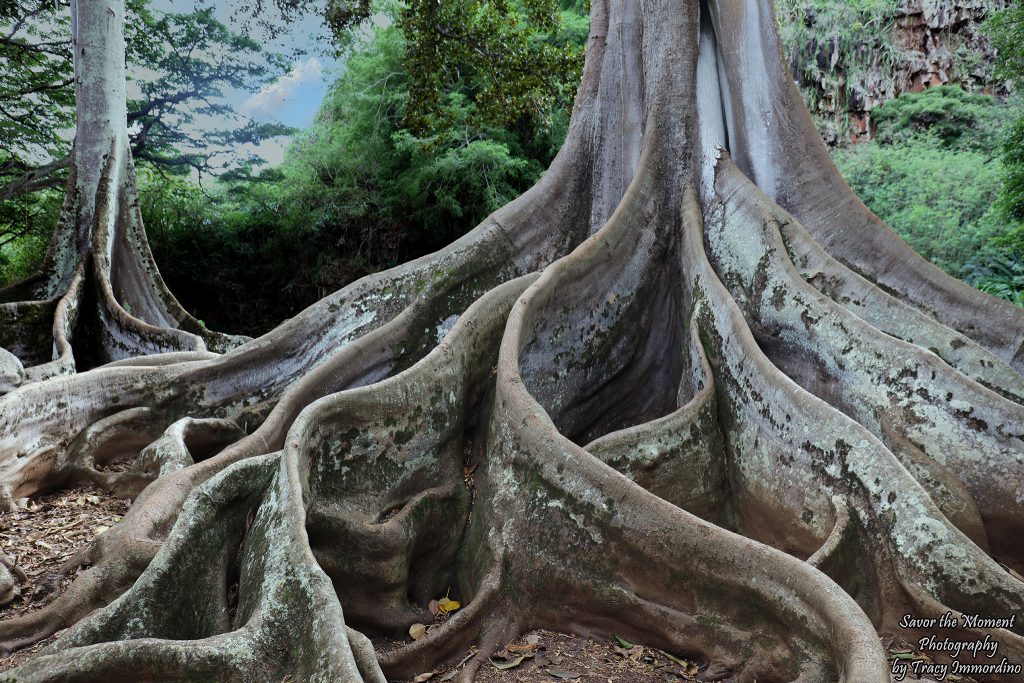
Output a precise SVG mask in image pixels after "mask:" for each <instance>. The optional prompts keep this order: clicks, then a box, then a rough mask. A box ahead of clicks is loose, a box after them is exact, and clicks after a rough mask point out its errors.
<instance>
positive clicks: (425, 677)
mask: <svg viewBox="0 0 1024 683" xmlns="http://www.w3.org/2000/svg"><path fill="white" fill-rule="evenodd" d="M434 673H435V672H434V671H428V672H427V673H425V674H420V675H419V676H417V677H416V678H414V679H412V683H426V682H427V681H429V680H430V679H431V678H433V677H434Z"/></svg>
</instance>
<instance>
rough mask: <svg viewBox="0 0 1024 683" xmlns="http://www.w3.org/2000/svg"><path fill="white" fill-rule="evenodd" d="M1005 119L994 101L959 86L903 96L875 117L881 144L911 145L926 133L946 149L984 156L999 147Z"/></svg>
mask: <svg viewBox="0 0 1024 683" xmlns="http://www.w3.org/2000/svg"><path fill="white" fill-rule="evenodd" d="M1004 116H1005V112H1004V111H1003V107H999V106H997V104H996V100H995V98H994V97H992V96H990V95H980V94H975V93H969V92H967V91H965V90H964V89H963V88H961V87H960V86H959V85H940V86H937V87H934V88H928V89H927V90H924V91H922V92H919V93H902V94H901V95H900V96H899V97H896V98H895V99H892V100H890V101H889V102H886V103H885V105H883V106H881V107H879V108H878V109H876V110H875V111H874V112H873V113H872V118H873V119H874V122H875V124H876V126H877V133H876V136H875V139H876V140H877V141H878V142H879V143H881V144H894V143H904V142H909V141H910V140H912V139H914V138H916V137H918V136H920V135H922V134H925V133H927V134H929V135H933V136H934V137H935V138H936V139H938V141H939V142H940V143H942V145H943V146H945V147H948V148H951V149H970V150H973V151H977V152H982V153H987V152H991V151H992V150H993V149H995V147H996V146H997V144H998V137H999V133H1000V126H1001V124H1002V121H1003V117H1004Z"/></svg>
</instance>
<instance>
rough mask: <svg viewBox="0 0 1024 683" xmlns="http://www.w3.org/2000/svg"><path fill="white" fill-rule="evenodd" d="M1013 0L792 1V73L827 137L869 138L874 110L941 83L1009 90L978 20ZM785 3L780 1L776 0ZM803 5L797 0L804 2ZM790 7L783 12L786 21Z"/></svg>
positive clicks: (786, 28) (788, 36) (788, 29)
mask: <svg viewBox="0 0 1024 683" xmlns="http://www.w3.org/2000/svg"><path fill="white" fill-rule="evenodd" d="M1010 1H1011V0H894V1H893V3H892V6H891V7H890V8H884V9H883V10H877V9H876V10H865V9H854V8H852V7H850V6H849V5H852V3H845V5H846V6H845V7H843V8H840V6H839V5H841V4H844V3H837V4H836V5H833V6H832V7H830V8H829V9H828V10H821V9H819V10H817V11H815V10H814V9H813V8H812V7H811V4H810V3H809V2H800V1H798V2H795V3H790V11H789V13H788V20H789V22H791V23H790V24H789V25H785V24H784V25H783V26H781V27H780V28H781V32H782V35H783V38H784V41H785V43H786V50H787V52H788V57H789V59H790V62H791V64H792V67H793V73H794V77H795V78H796V80H797V82H798V83H799V85H800V87H801V89H802V90H803V92H804V97H805V100H806V101H807V103H808V106H809V108H810V109H811V112H812V113H813V114H814V115H815V118H816V119H817V121H818V124H819V128H820V129H821V132H822V136H823V137H824V138H825V139H826V141H827V142H829V143H830V144H833V145H835V144H843V143H845V142H847V141H857V140H862V139H870V137H871V136H872V134H873V125H872V121H871V111H872V110H873V109H874V108H875V107H877V106H879V105H881V104H883V103H885V102H886V101H888V100H890V99H892V98H894V97H896V96H897V95H899V94H900V93H903V92H919V91H921V90H924V89H925V88H929V87H933V86H936V85H943V84H959V85H961V86H963V87H964V88H965V89H966V90H969V91H983V92H989V93H992V94H996V95H1005V94H1006V93H1007V88H1006V84H1004V83H1001V82H997V81H996V80H995V78H994V74H993V62H994V57H995V51H994V50H993V48H992V46H991V44H990V43H989V41H988V39H987V37H986V36H985V35H984V34H983V33H982V32H981V30H980V26H981V23H982V22H983V21H984V20H985V19H986V18H987V17H989V16H991V14H992V13H993V12H995V11H998V10H1000V9H1003V8H1005V7H1007V6H1008V5H1009V3H1010ZM780 4H784V3H780ZM801 5H802V6H801ZM786 17H787V13H786V12H780V20H781V21H783V22H785V21H787V19H786Z"/></svg>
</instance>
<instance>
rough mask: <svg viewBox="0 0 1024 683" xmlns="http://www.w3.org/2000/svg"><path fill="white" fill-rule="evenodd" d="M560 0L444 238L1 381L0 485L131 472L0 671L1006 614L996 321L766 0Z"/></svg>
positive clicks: (1012, 311) (829, 632)
mask: <svg viewBox="0 0 1024 683" xmlns="http://www.w3.org/2000/svg"><path fill="white" fill-rule="evenodd" d="M591 11H592V17H591V33H590V43H589V49H588V53H587V62H586V66H585V69H584V74H583V80H582V83H581V85H580V90H579V93H578V96H577V101H576V105H575V108H574V112H573V119H572V124H571V126H570V130H569V134H568V137H567V139H566V142H565V145H564V146H563V148H562V150H561V152H560V153H559V155H558V157H557V158H556V159H555V161H554V163H553V164H552V166H551V168H550V169H549V171H548V172H547V173H546V174H545V176H544V177H543V178H542V180H541V181H540V182H539V183H538V184H537V185H536V186H535V187H533V188H532V189H531V190H529V191H528V192H527V193H526V194H524V195H523V196H522V197H520V198H518V199H517V200H515V201H514V202H512V203H511V204H509V205H508V206H506V207H504V208H503V209H501V210H499V211H497V212H496V213H495V214H493V215H492V216H490V217H489V218H487V220H485V221H484V223H482V224H481V225H480V226H479V227H478V228H476V230H474V231H473V232H471V233H470V234H468V235H466V236H465V237H463V238H461V239H460V240H458V241H457V242H455V243H453V244H452V245H450V246H449V247H447V248H445V249H443V250H441V251H439V252H437V253H436V254H433V255H430V256H427V257H424V258H422V259H418V260H416V261H413V262H411V263H408V264H406V265H403V266H400V267H398V268H395V269H392V270H389V271H386V272H383V273H379V274H376V275H373V276H370V277H367V278H364V279H362V280H360V281H358V282H356V283H354V284H352V285H351V286H349V287H347V288H345V289H343V290H341V291H339V292H337V293H335V294H333V295H331V296H330V297H327V298H326V299H324V300H322V301H321V302H319V303H317V304H314V305H313V306H311V307H310V308H309V309H307V310H306V311H304V312H302V313H301V314H299V315H298V316H296V317H295V318H293V319H291V320H289V321H287V322H285V323H284V324H282V325H281V326H280V327H278V328H277V329H275V330H274V331H272V332H270V333H268V334H267V335H265V336H263V337H261V338H259V339H257V340H254V341H252V342H250V343H248V344H245V345H244V346H242V347H240V348H237V349H235V350H233V351H231V352H229V353H226V354H225V355H223V356H219V357H215V358H208V359H196V358H195V357H194V356H188V357H182V356H175V355H163V356H148V357H142V358H137V359H131V360H122V361H119V362H115V363H110V364H107V365H106V366H104V367H102V368H98V369H95V370H92V371H90V372H88V373H83V374H79V375H75V376H71V377H61V378H56V379H51V380H49V381H47V382H39V383H35V384H30V385H28V386H24V387H22V388H20V389H18V390H16V391H14V392H12V393H11V394H9V395H8V396H6V397H4V398H2V399H0V408H2V411H0V467H2V469H0V477H2V478H3V481H4V482H5V483H6V486H7V487H8V495H9V496H10V497H11V498H20V497H25V496H32V495H35V494H37V493H38V492H40V491H43V490H46V489H51V488H55V487H59V486H65V485H68V484H71V483H75V482H80V481H92V482H95V483H98V484H100V485H102V486H105V487H107V488H109V489H111V490H114V491H117V492H119V493H121V494H123V495H129V496H132V497H134V496H136V495H138V498H137V500H136V502H135V503H134V505H133V506H132V508H131V510H130V512H129V513H128V514H127V515H126V516H125V518H124V519H123V520H122V522H120V523H119V524H118V525H116V526H115V527H114V528H112V529H111V530H110V531H108V532H107V533H105V534H104V535H103V536H101V537H100V538H99V540H98V541H97V542H95V543H94V544H92V545H91V546H88V547H87V548H85V549H83V551H82V552H81V553H80V554H79V555H78V556H77V557H76V558H75V559H74V561H72V562H69V563H68V564H67V565H66V566H65V567H64V571H65V573H68V574H71V573H73V572H75V571H76V570H78V569H81V572H80V574H79V575H78V578H76V580H75V581H74V582H73V583H72V584H71V586H70V587H69V588H68V589H67V590H66V591H65V592H64V593H63V594H61V595H60V596H58V597H57V598H56V600H55V601H54V602H52V603H51V604H50V605H48V606H47V607H45V608H43V609H41V610H39V611H37V612H35V613H32V614H29V615H27V616H25V617H22V618H19V619H12V620H9V621H5V622H2V623H0V645H2V646H3V647H6V648H8V649H14V648H18V647H23V646H25V645H27V644H29V643H33V642H36V641H38V640H39V639H41V638H44V637H46V636H48V635H50V634H52V633H54V632H55V631H56V630H58V629H61V628H64V627H69V628H68V630H67V631H66V632H65V633H64V634H63V635H62V636H61V637H60V639H59V640H58V641H57V642H56V643H55V644H54V645H52V646H51V647H50V648H48V649H46V650H44V651H43V652H41V653H40V654H39V655H37V656H36V657H35V658H34V659H32V660H30V661H29V662H28V663H27V664H25V665H24V666H22V667H21V668H20V669H18V670H16V671H15V672H14V673H13V676H14V677H15V679H16V680H18V681H47V680H55V679H59V680H66V681H87V680H89V681H91V680H97V679H99V678H107V679H110V680H120V679H126V680H127V679H129V678H133V679H139V680H142V679H153V680H218V681H234V680H238V681H244V680H268V681H269V680H281V679H282V678H284V677H285V676H288V675H290V676H292V677H293V679H294V680H302V681H320V680H323V681H335V680H346V681H348V680H364V681H374V682H381V681H384V680H385V675H386V676H387V677H388V678H392V679H394V678H399V677H407V676H410V675H413V674H417V673H421V672H425V671H430V670H432V669H434V668H435V667H437V666H439V665H440V664H441V663H443V662H445V661H449V660H452V659H457V658H459V657H460V655H461V653H463V652H464V651H465V648H466V647H467V646H469V645H470V644H474V643H475V644H477V645H478V646H479V651H478V653H477V655H476V656H475V657H473V658H472V659H470V660H469V661H468V662H467V663H466V664H465V667H464V668H463V669H462V670H461V672H460V676H461V677H462V679H463V680H467V681H468V680H470V679H472V678H473V676H474V674H475V672H476V671H477V669H478V668H479V666H481V664H482V663H483V662H486V661H487V656H488V655H490V654H492V653H493V652H495V651H496V650H497V649H498V648H500V647H501V646H502V645H504V644H505V643H506V642H508V641H509V640H510V639H511V638H512V637H514V636H515V635H517V634H518V633H520V632H522V631H523V630H525V629H529V628H532V627H537V626H544V627H548V628H554V629H565V630H570V631H575V632H580V633H605V634H607V633H610V632H614V633H617V634H620V635H622V636H623V637H625V638H628V639H630V640H635V641H637V642H643V643H645V644H648V645H651V646H655V647H660V648H663V649H665V650H668V651H671V652H674V653H677V654H678V655H683V656H687V657H691V658H694V659H700V660H704V661H710V662H712V664H713V666H711V667H709V668H708V670H707V671H706V672H705V678H706V679H709V680H711V679H714V678H715V675H720V677H721V678H723V679H728V680H735V681H753V680H757V681H762V682H764V681H794V680H799V681H836V680H840V681H849V682H858V683H860V682H868V683H871V682H878V683H882V682H885V681H888V680H889V674H888V671H889V665H888V662H887V661H886V653H885V651H884V650H883V648H882V646H881V644H880V641H879V638H878V632H894V631H895V632H898V633H899V634H900V635H901V636H903V637H905V638H907V639H908V640H910V641H912V642H913V641H915V640H916V638H917V637H920V636H922V635H927V634H928V633H929V631H928V630H913V629H909V630H906V629H904V630H901V629H900V628H899V622H900V620H901V618H902V616H903V615H904V614H908V613H910V614H913V615H915V616H917V617H921V618H929V617H936V618H937V617H938V616H939V615H941V614H944V613H947V612H950V613H952V614H953V615H959V614H961V613H978V614H981V615H983V616H988V617H1009V616H1011V615H1021V614H1024V584H1022V583H1021V582H1020V581H1019V580H1018V579H1017V578H1015V576H1014V575H1013V574H1012V573H1011V572H1010V571H1008V569H1007V568H1006V567H1009V568H1012V569H1014V570H1016V571H1020V570H1021V569H1022V568H1024V567H1022V562H1024V552H1022V550H1024V548H1022V544H1021V538H1022V537H1024V536H1022V533H1024V514H1022V512H1021V501H1022V500H1024V490H1022V486H1024V484H1022V482H1024V448H1022V446H1024V441H1022V440H1024V406H1022V404H1021V401H1022V398H1024V378H1022V377H1021V375H1020V374H1019V370H1020V369H1021V364H1022V359H1021V354H1020V343H1021V339H1022V338H1024V315H1022V314H1021V312H1020V311H1019V309H1016V308H1014V307H1012V306H1009V305H1007V304H1005V303H1003V302H1000V301H998V300H996V299H994V298H991V297H988V296H986V295H983V294H981V293H977V292H974V291H973V290H971V289H970V288H968V287H966V286H965V285H963V284H960V283H957V282H956V281H954V280H951V279H949V278H946V277H945V276H941V275H940V274H938V271H937V270H935V269H934V268H933V267H931V266H930V265H928V264H926V263H925V262H924V261H923V260H921V259H919V258H918V257H917V256H915V255H914V254H913V253H912V252H911V251H910V250H909V249H908V248H907V247H906V245H905V244H903V243H902V242H900V241H899V239H898V238H897V237H896V236H895V235H894V234H893V233H892V232H891V231H889V230H888V228H886V227H885V226H884V225H882V224H881V223H880V222H879V221H878V220H877V219H876V218H875V217H874V216H872V215H871V214H870V213H869V212H868V211H867V209H866V208H864V206H863V205H862V204H860V203H859V202H857V200H856V199H855V198H854V197H853V195H852V194H851V193H850V191H849V188H848V187H847V186H846V185H845V183H843V181H842V179H841V178H840V177H839V175H838V174H837V172H836V171H835V169H834V168H833V167H832V165H831V163H830V162H829V160H828V156H827V154H826V152H825V150H824V149H823V148H822V146H821V143H820V140H819V139H818V138H817V136H816V134H815V133H814V129H813V127H812V126H811V122H810V119H809V116H808V114H807V112H806V110H805V109H804V107H803V104H802V102H801V100H800V98H799V95H798V93H797V92H796V90H795V88H794V87H793V85H792V83H791V80H790V77H789V75H788V74H787V73H786V70H785V67H784V64H783V62H782V59H781V54H780V51H779V44H778V38H777V35H776V32H775V25H774V18H773V14H772V8H771V5H770V2H769V1H768V0H749V1H746V2H732V1H731V0H707V1H706V2H698V0H653V1H648V2H641V1H640V0H594V1H593V2H592V10H591ZM97 212H99V209H97ZM123 458H128V459H133V460H132V465H131V466H130V468H129V469H128V471H126V472H122V473H109V472H102V471H100V470H98V469H97V467H98V466H100V465H103V464H105V463H107V462H109V461H111V460H113V459H123ZM1001 563H1002V564H1001ZM448 587H450V588H451V592H450V595H451V597H453V598H455V599H457V600H459V601H461V602H462V603H463V604H464V605H465V607H464V608H463V609H462V610H460V611H459V612H457V613H456V614H455V615H454V616H453V617H452V618H450V619H448V620H447V621H446V622H444V623H443V624H442V625H439V626H436V627H434V628H431V629H430V631H429V632H428V633H427V635H426V636H425V637H423V638H422V639H420V640H417V641H415V642H407V643H403V644H402V645H401V646H400V647H397V648H396V649H392V650H389V651H387V652H384V653H380V654H378V655H375V653H374V652H373V650H372V647H371V646H370V643H369V641H368V640H367V638H366V636H367V635H370V636H374V635H382V634H383V635H388V636H392V637H403V636H404V634H405V633H406V631H407V629H408V628H409V626H410V625H411V624H413V623H416V622H421V623H429V621H430V620H431V616H430V613H429V612H428V611H427V608H426V605H427V603H428V601H429V600H430V599H431V598H437V597H439V596H441V595H444V594H445V591H446V590H447V589H448ZM97 608H102V609H97ZM87 615H88V618H86V617H87ZM986 634H990V635H991V636H992V637H993V638H995V639H996V640H997V641H998V642H999V648H1000V649H999V653H1000V656H1006V657H1007V658H1009V659H1010V660H1011V661H1016V662H1020V661H1021V659H1022V658H1024V624H1022V623H1021V620H1019V619H1018V620H1016V621H1015V622H1014V623H1013V625H1012V626H1011V627H1010V628H1007V629H1002V630H999V629H997V630H993V631H986V632H985V633H981V632H976V631H971V630H970V629H967V628H962V629H949V630H946V631H944V632H943V633H942V634H941V635H948V636H949V637H950V638H953V639H956V640H960V639H964V640H968V639H974V638H975V637H981V638H984V636H985V635H986ZM937 656H939V655H937ZM960 659H961V661H963V662H967V661H969V660H970V657H969V656H965V655H961V657H960ZM981 659H982V660H984V657H982V658H981ZM989 663H991V662H989ZM1021 679H1022V678H1021V676H1020V675H1010V676H1004V677H1002V680H1021Z"/></svg>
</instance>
